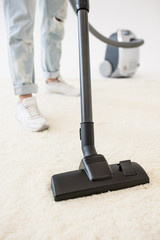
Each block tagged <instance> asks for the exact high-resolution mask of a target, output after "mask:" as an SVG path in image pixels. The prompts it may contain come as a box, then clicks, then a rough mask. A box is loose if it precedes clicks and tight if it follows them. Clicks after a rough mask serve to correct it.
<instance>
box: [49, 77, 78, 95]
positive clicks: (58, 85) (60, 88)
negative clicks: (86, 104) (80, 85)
mask: <svg viewBox="0 0 160 240" xmlns="http://www.w3.org/2000/svg"><path fill="white" fill-rule="evenodd" d="M45 88H46V90H47V92H48V93H59V94H64V95H68V96H79V95H80V91H79V89H77V88H74V87H73V86H71V85H69V84H68V83H66V82H65V81H64V80H63V79H62V77H61V76H59V77H58V79H57V80H56V81H55V82H52V83H47V82H45Z"/></svg>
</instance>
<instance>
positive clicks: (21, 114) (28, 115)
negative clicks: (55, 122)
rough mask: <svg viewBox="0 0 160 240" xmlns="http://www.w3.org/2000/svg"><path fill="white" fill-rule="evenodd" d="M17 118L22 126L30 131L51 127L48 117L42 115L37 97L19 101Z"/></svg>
mask: <svg viewBox="0 0 160 240" xmlns="http://www.w3.org/2000/svg"><path fill="white" fill-rule="evenodd" d="M16 118H17V119H18V121H19V122H20V123H21V124H22V126H23V127H24V128H25V129H27V130H30V131H33V132H38V131H42V130H45V129H47V128H48V127H49V124H48V122H47V121H46V119H45V118H44V117H43V116H42V115H41V113H40V111H39V109H38V106H37V101H36V98H35V97H28V98H25V99H23V101H22V102H18V105H17V112H16Z"/></svg>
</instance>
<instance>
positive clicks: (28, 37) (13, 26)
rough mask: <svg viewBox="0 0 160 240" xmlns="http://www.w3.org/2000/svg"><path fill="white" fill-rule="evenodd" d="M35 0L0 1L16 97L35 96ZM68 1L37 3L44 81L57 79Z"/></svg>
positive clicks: (47, 0) (42, 0)
mask: <svg viewBox="0 0 160 240" xmlns="http://www.w3.org/2000/svg"><path fill="white" fill-rule="evenodd" d="M36 2H37V0H3V3H4V4H3V5H4V12H5V19H6V27H7V36H8V53H9V65H10V71H11V77H12V80H13V86H14V92H15V94H16V95H25V94H31V93H36V92H37V91H38V86H37V84H36V83H35V76H34V42H33V29H34V20H35V9H36ZM67 5H68V0H39V6H40V12H41V63H42V70H43V73H44V77H45V78H46V79H47V78H56V77H58V76H59V75H60V72H59V71H60V58H61V42H62V40H63V37H64V20H65V19H66V16H67Z"/></svg>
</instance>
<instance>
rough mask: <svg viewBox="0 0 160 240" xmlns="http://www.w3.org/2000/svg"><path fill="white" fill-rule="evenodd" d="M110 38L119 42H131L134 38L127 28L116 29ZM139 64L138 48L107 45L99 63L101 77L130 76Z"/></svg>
mask: <svg viewBox="0 0 160 240" xmlns="http://www.w3.org/2000/svg"><path fill="white" fill-rule="evenodd" d="M110 39H112V40H115V41H119V42H132V41H133V40H135V39H136V36H135V34H134V33H133V32H131V31H129V30H118V31H117V32H115V33H113V34H112V35H111V36H110ZM138 66H139V48H138V47H136V48H121V47H119V48H118V47H112V46H109V45H108V46H107V48H106V53H105V60H104V62H102V63H101V64H100V73H101V74H102V76H103V77H113V78H114V77H115V78H116V77H131V76H132V75H133V74H134V73H135V72H136V71H137V68H138Z"/></svg>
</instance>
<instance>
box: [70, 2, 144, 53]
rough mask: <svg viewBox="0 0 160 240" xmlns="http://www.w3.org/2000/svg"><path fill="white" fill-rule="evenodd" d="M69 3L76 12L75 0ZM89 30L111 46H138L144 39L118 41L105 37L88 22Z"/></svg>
mask: <svg viewBox="0 0 160 240" xmlns="http://www.w3.org/2000/svg"><path fill="white" fill-rule="evenodd" d="M70 4H71V6H72V8H73V10H74V11H75V13H77V11H76V5H75V0H70ZM89 31H90V32H91V33H92V34H93V35H94V36H95V37H96V38H98V39H99V40H100V41H102V42H104V43H107V44H108V45H111V46H113V47H122V48H136V47H140V46H142V45H143V44H144V40H143V39H134V40H132V41H131V42H118V41H114V40H112V39H110V38H107V37H105V36H103V35H102V34H101V33H99V32H98V31H97V30H96V29H95V28H94V27H93V26H92V25H91V24H90V23H89Z"/></svg>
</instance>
